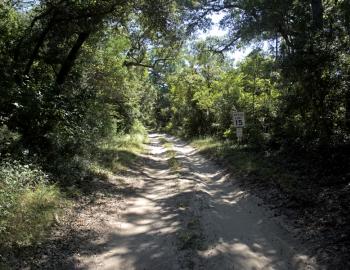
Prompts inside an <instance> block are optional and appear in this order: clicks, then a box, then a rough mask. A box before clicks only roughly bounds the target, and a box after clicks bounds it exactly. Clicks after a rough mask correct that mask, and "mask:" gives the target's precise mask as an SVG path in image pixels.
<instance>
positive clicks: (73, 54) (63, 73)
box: [56, 32, 90, 85]
mask: <svg viewBox="0 0 350 270" xmlns="http://www.w3.org/2000/svg"><path fill="white" fill-rule="evenodd" d="M89 36H90V32H81V33H80V34H79V36H78V38H77V40H76V41H75V43H74V45H73V47H72V48H71V50H70V52H69V54H68V56H67V58H66V59H65V60H64V62H63V63H62V66H61V69H60V71H59V72H58V74H57V77H56V83H57V84H58V85H61V84H63V83H64V82H65V80H66V77H67V75H68V74H69V72H70V71H71V69H72V67H73V65H74V62H75V60H76V59H77V57H78V54H79V50H80V48H81V46H82V45H83V44H84V42H85V41H86V40H87V39H88V37H89Z"/></svg>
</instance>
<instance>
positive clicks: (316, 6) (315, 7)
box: [311, 0, 323, 30]
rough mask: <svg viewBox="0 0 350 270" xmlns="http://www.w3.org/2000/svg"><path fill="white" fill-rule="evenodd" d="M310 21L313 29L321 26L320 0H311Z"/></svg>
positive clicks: (321, 5)
mask: <svg viewBox="0 0 350 270" xmlns="http://www.w3.org/2000/svg"><path fill="white" fill-rule="evenodd" d="M311 7H312V21H313V26H314V28H315V29H317V30H320V29H322V28H323V4H322V0H311Z"/></svg>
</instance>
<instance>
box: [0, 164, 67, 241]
mask: <svg viewBox="0 0 350 270" xmlns="http://www.w3.org/2000/svg"><path fill="white" fill-rule="evenodd" d="M62 202H63V200H62V196H61V194H60V191H59V189H58V188H57V187H56V186H54V185H50V184H49V182H48V176H47V175H46V174H44V173H43V172H42V171H41V170H40V169H38V168H35V166H33V165H22V164H20V163H18V162H15V161H6V162H3V163H1V164H0V246H2V247H9V246H14V245H17V246H23V245H30V244H33V243H35V242H37V241H40V240H41V238H42V236H44V235H45V233H46V232H47V230H48V228H49V227H50V225H51V224H52V222H53V221H54V216H55V213H57V211H58V209H59V208H60V206H61V205H62Z"/></svg>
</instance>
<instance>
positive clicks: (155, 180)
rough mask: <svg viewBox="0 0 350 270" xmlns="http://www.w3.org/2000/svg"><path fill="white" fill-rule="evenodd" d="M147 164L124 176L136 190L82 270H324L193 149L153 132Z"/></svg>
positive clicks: (82, 260) (84, 258)
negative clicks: (171, 158) (172, 159)
mask: <svg viewBox="0 0 350 270" xmlns="http://www.w3.org/2000/svg"><path fill="white" fill-rule="evenodd" d="M161 137H165V138H166V139H167V140H168V141H170V142H172V143H173V145H174V146H173V149H174V150H175V151H176V158H177V160H178V162H179V163H180V168H179V169H177V170H173V169H171V168H169V165H168V155H167V154H166V149H165V148H164V147H163V146H162V145H161V143H160V140H159V139H160V138H161ZM143 160H144V165H143V166H140V167H139V168H137V173H135V171H134V173H130V174H129V175H128V176H125V177H124V178H123V179H120V180H122V181H124V182H125V183H127V185H128V186H130V187H131V188H132V190H134V192H132V193H131V194H129V196H127V197H126V198H125V199H124V200H123V202H122V204H121V206H120V205H119V206H118V210H117V209H116V211H115V213H111V214H108V213H106V218H105V219H104V222H103V223H102V224H100V225H101V226H103V230H101V233H100V235H99V236H98V237H97V238H96V239H95V240H94V241H93V242H92V243H90V244H89V245H90V247H86V248H88V249H90V252H89V253H87V254H77V255H75V261H76V262H77V263H76V265H75V266H74V268H75V269H105V270H107V269H111V270H112V269H114V270H116V269H117V270H118V269H120V270H126V269H127V270H129V269H130V270H132V269H140V270H141V269H142V270H151V269H152V270H163V269H208V270H209V269H220V270H225V269H230V270H233V269H235V270H245V269H247V270H262V269H266V270H267V269H281V270H283V269H320V268H319V267H317V266H316V265H314V263H313V260H312V259H311V258H310V257H309V256H308V250H307V248H306V247H305V246H302V245H300V244H299V243H298V241H297V240H296V239H295V238H293V236H292V235H291V234H290V232H289V231H288V230H286V227H285V226H284V224H285V223H284V222H283V220H282V219H281V218H280V217H278V216H275V215H274V213H273V212H272V211H270V210H268V209H267V207H265V206H263V205H262V202H261V201H259V199H258V198H256V197H254V196H253V195H250V194H248V193H247V192H244V191H243V190H242V189H241V188H240V187H239V184H238V181H235V180H234V179H232V178H231V177H230V175H228V174H227V172H226V171H225V170H224V169H223V168H220V167H219V166H218V165H216V164H214V163H212V162H211V161H209V160H207V159H205V158H204V157H202V156H200V155H198V154H197V153H196V150H195V149H193V148H192V147H191V146H189V145H186V143H184V142H182V141H180V140H178V139H176V138H174V137H171V136H168V135H163V134H150V144H149V151H148V154H146V155H144V156H143Z"/></svg>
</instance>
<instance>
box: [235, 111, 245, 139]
mask: <svg viewBox="0 0 350 270" xmlns="http://www.w3.org/2000/svg"><path fill="white" fill-rule="evenodd" d="M232 120H233V125H234V127H235V128H236V136H237V140H238V142H241V141H242V138H243V128H244V127H245V117H244V112H233V113H232Z"/></svg>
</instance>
